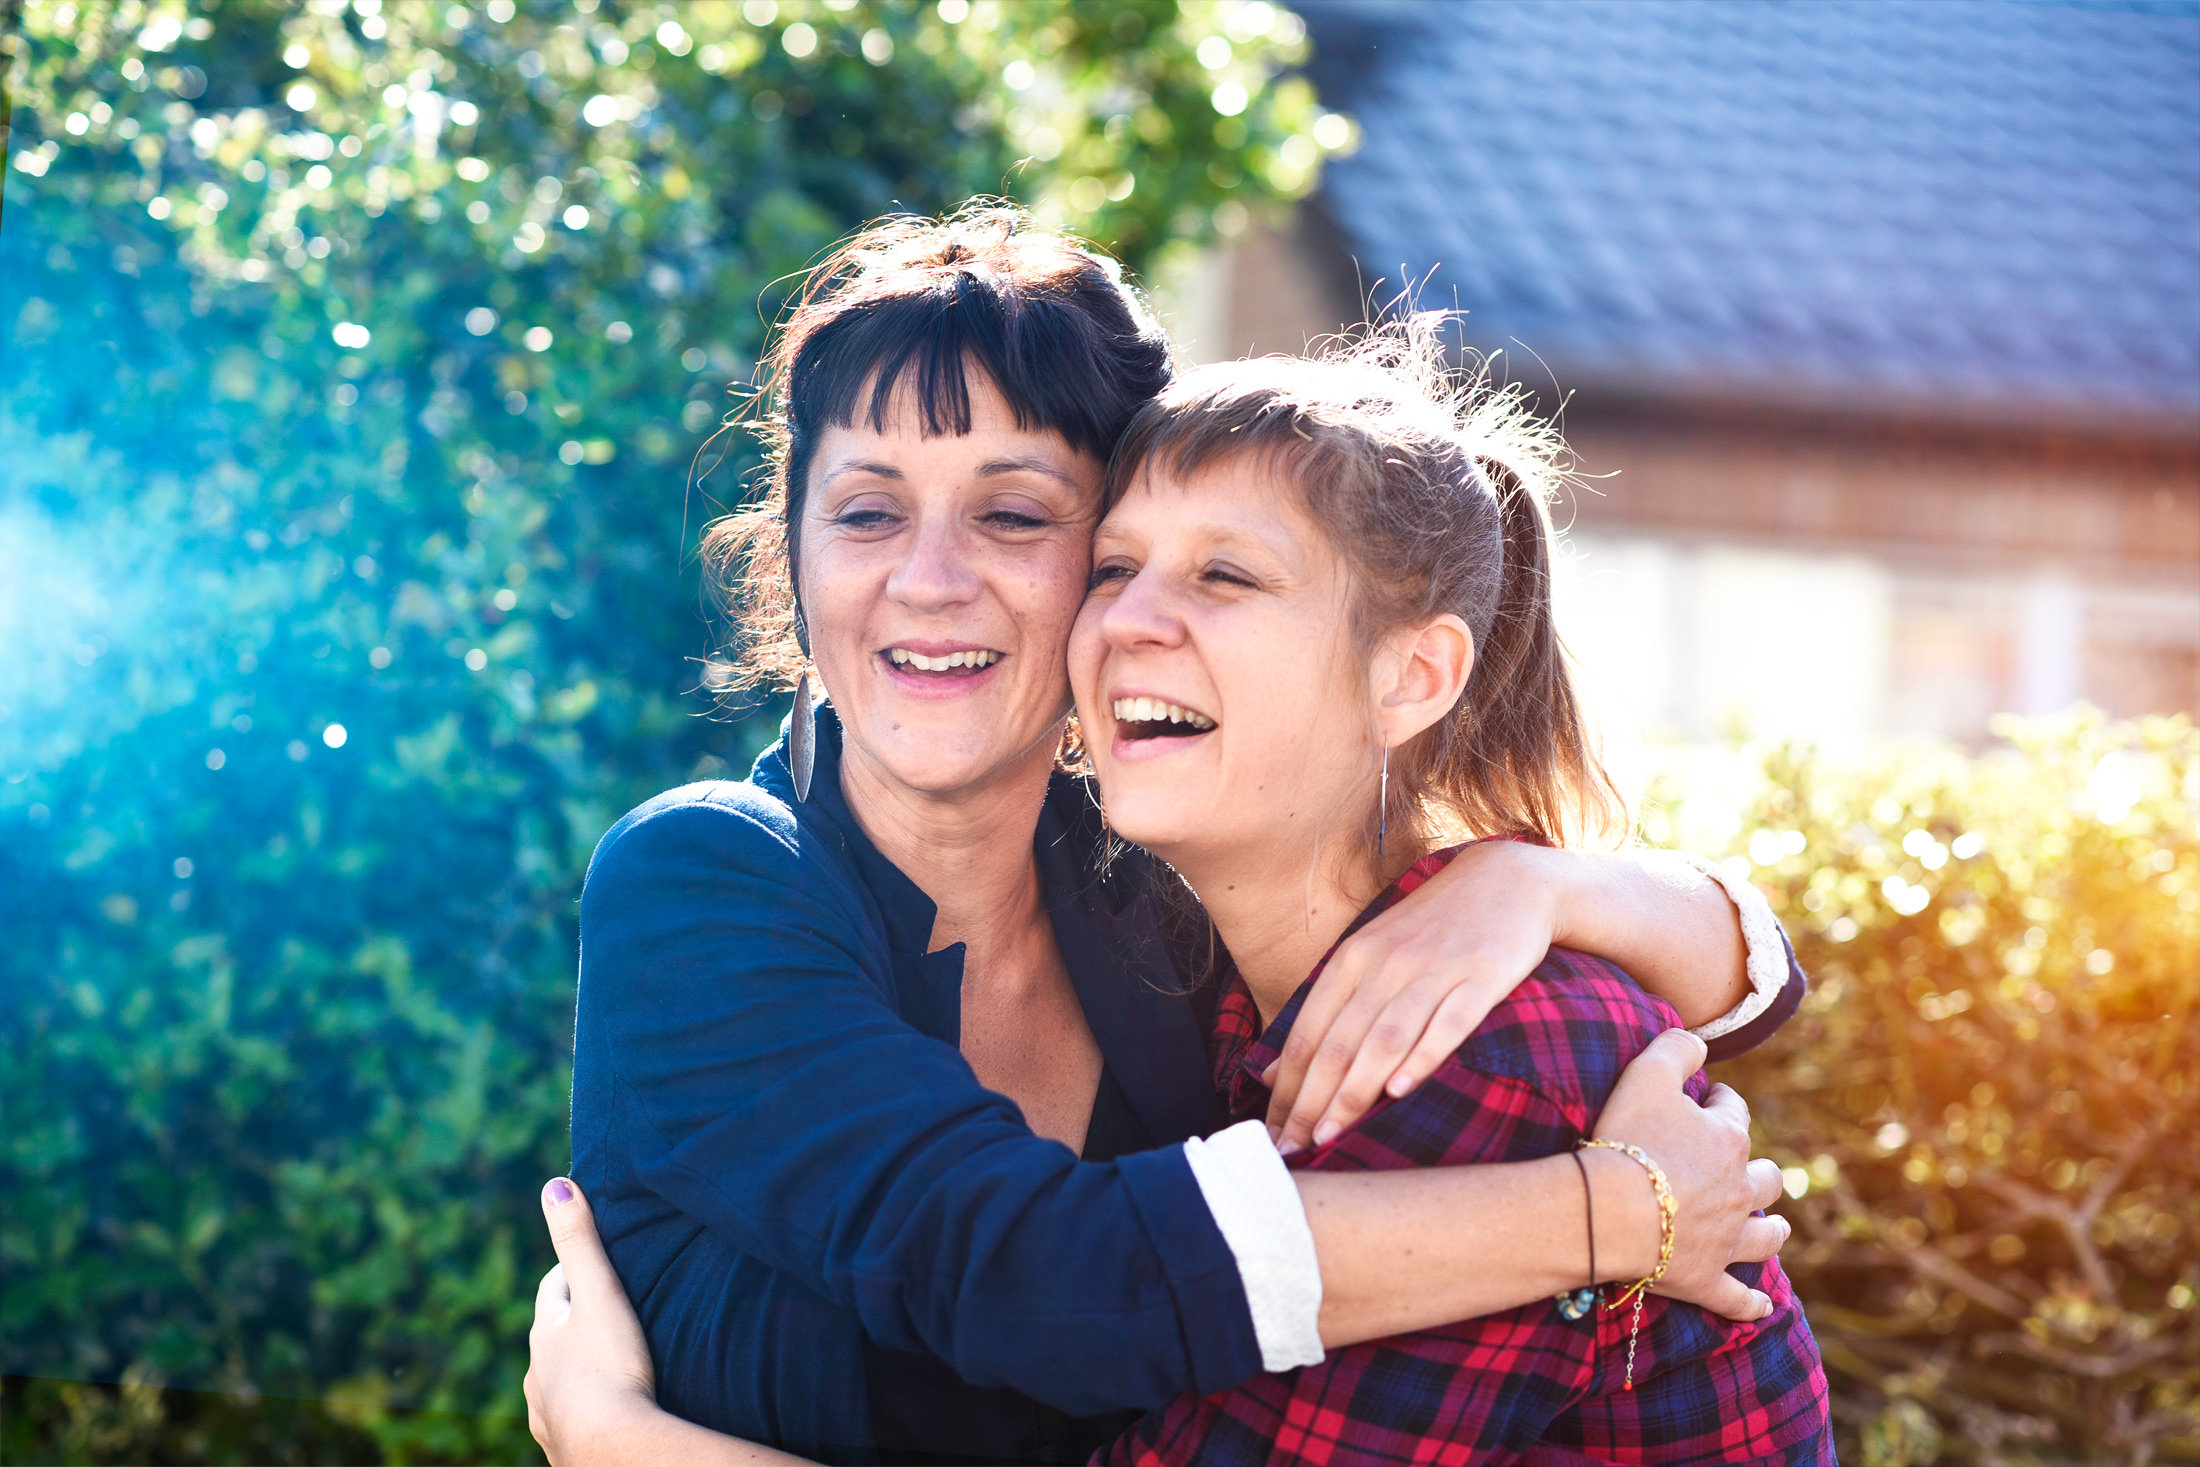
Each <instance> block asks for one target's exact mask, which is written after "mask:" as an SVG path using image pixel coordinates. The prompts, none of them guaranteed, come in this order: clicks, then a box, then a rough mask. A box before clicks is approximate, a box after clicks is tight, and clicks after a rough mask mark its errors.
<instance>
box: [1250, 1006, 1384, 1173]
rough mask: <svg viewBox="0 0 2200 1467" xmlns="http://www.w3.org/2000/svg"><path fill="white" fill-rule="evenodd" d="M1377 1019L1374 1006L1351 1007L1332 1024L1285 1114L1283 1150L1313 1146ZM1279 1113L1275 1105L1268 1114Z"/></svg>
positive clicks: (1281, 1135)
mask: <svg viewBox="0 0 2200 1467" xmlns="http://www.w3.org/2000/svg"><path fill="white" fill-rule="evenodd" d="M1374 1017H1375V1016H1374V1012H1373V1009H1372V1006H1370V1005H1362V1004H1347V1005H1345V1008H1344V1011H1343V1012H1342V1013H1340V1014H1338V1015H1337V1017H1336V1018H1335V1019H1334V1020H1333V1021H1332V1022H1331V1023H1330V1025H1329V1032H1328V1033H1327V1034H1325V1035H1323V1036H1322V1039H1321V1042H1320V1043H1319V1044H1318V1045H1316V1046H1315V1049H1314V1057H1313V1059H1312V1061H1311V1062H1310V1063H1309V1064H1308V1065H1307V1067H1306V1078H1305V1079H1304V1080H1303V1081H1302V1082H1301V1083H1300V1085H1299V1090H1298V1094H1297V1095H1296V1096H1294V1097H1293V1098H1292V1103H1291V1108H1290V1109H1289V1110H1288V1111H1285V1112H1283V1120H1282V1129H1281V1131H1279V1132H1278V1133H1277V1138H1276V1144H1277V1145H1278V1146H1279V1147H1282V1148H1284V1149H1286V1150H1294V1151H1295V1150H1297V1149H1298V1148H1299V1147H1301V1146H1306V1145H1310V1144H1312V1142H1313V1139H1314V1122H1315V1121H1316V1120H1318V1119H1319V1118H1320V1116H1321V1113H1322V1112H1323V1111H1325V1110H1327V1109H1328V1108H1329V1102H1330V1101H1331V1100H1332V1099H1334V1098H1335V1097H1336V1094H1337V1087H1338V1086H1339V1085H1340V1084H1342V1083H1343V1082H1344V1077H1345V1073H1346V1071H1348V1070H1350V1069H1351V1068H1352V1058H1353V1056H1354V1055H1355V1054H1357V1053H1359V1050H1360V1046H1361V1044H1362V1043H1363V1042H1364V1041H1365V1039H1366V1038H1367V1027H1368V1025H1369V1024H1371V1023H1373V1022H1374ZM1295 1028H1296V1026H1294V1029H1295ZM1294 1037H1295V1035H1294ZM1277 1110H1278V1108H1277V1107H1276V1106H1275V1105H1273V1104H1272V1105H1270V1106H1269V1108H1268V1113H1269V1115H1270V1116H1275V1115H1276V1114H1277Z"/></svg>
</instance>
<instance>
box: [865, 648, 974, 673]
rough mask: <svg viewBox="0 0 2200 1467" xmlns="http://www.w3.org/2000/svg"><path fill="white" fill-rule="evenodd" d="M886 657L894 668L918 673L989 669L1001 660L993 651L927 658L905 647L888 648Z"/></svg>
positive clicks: (947, 654) (948, 654)
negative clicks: (903, 668) (952, 669)
mask: <svg viewBox="0 0 2200 1467" xmlns="http://www.w3.org/2000/svg"><path fill="white" fill-rule="evenodd" d="M886 655H887V656H889V657H891V658H893V660H894V665H895V666H896V667H904V666H906V667H914V668H916V669H917V670H918V671H919V672H945V671H947V670H948V669H949V668H951V667H991V666H992V665H993V664H994V663H996V662H998V661H1000V660H1001V654H1000V653H998V652H993V651H974V652H948V653H945V654H943V655H941V656H938V657H927V656H925V655H924V654H923V653H922V652H912V651H910V650H909V649H908V648H907V647H892V648H889V649H888V650H887V654H886Z"/></svg>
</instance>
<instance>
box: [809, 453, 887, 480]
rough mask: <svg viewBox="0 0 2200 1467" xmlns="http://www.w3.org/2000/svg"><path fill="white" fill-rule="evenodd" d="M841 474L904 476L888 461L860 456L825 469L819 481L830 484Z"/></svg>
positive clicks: (882, 476) (884, 477)
mask: <svg viewBox="0 0 2200 1467" xmlns="http://www.w3.org/2000/svg"><path fill="white" fill-rule="evenodd" d="M843 474H872V475H875V476H877V477H878V478H881V479H895V480H899V479H902V478H904V477H906V476H905V475H904V474H903V473H902V471H901V470H900V469H897V468H895V467H894V466H893V465H892V464H890V463H886V462H884V461H882V460H879V459H869V458H860V459H850V460H848V461H847V462H846V463H838V464H834V465H833V466H832V467H831V468H829V469H827V470H826V471H825V477H824V479H823V480H822V481H821V482H822V483H826V484H830V483H831V482H832V481H833V480H835V479H837V478H839V477H840V476H841V475H843Z"/></svg>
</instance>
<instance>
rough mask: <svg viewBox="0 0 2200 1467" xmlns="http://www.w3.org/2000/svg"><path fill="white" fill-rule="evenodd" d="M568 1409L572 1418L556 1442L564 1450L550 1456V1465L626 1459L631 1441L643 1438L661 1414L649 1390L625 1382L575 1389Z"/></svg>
mask: <svg viewBox="0 0 2200 1467" xmlns="http://www.w3.org/2000/svg"><path fill="white" fill-rule="evenodd" d="M567 1409H568V1411H569V1413H570V1418H571V1419H570V1422H569V1426H568V1429H567V1430H566V1431H564V1432H562V1433H560V1443H559V1444H560V1445H561V1446H562V1447H563V1448H564V1449H565V1450H564V1452H563V1454H562V1455H560V1456H556V1457H554V1458H553V1467H563V1464H565V1463H592V1464H612V1463H618V1462H623V1461H626V1460H628V1458H629V1457H630V1456H631V1454H632V1451H633V1447H634V1444H635V1443H637V1442H639V1441H643V1440H646V1436H647V1433H648V1432H649V1430H650V1428H651V1426H652V1425H653V1424H654V1423H655V1422H656V1420H657V1419H658V1418H659V1417H661V1416H662V1415H663V1414H664V1412H663V1409H662V1408H661V1407H659V1406H658V1404H657V1401H656V1398H655V1397H653V1396H651V1395H650V1393H649V1392H648V1391H646V1390H643V1389H642V1388H641V1387H640V1386H637V1385H632V1384H626V1383H620V1384H610V1383H605V1384H601V1385H598V1386H596V1387H594V1388H592V1389H589V1390H586V1391H576V1392H574V1393H573V1398H572V1399H571V1400H570V1401H568V1402H567Z"/></svg>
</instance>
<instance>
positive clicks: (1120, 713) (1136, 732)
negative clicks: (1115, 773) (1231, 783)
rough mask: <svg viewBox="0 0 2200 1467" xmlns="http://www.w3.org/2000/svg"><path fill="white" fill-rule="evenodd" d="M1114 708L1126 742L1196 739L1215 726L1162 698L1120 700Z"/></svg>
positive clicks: (1206, 719) (1210, 721)
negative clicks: (1129, 740)
mask: <svg viewBox="0 0 2200 1467" xmlns="http://www.w3.org/2000/svg"><path fill="white" fill-rule="evenodd" d="M1113 706H1114V710H1115V721H1116V723H1117V725H1119V726H1120V728H1121V730H1122V735H1123V737H1124V738H1126V739H1189V738H1196V737H1198V736H1199V735H1200V734H1203V733H1206V732H1208V731H1209V730H1210V729H1212V728H1213V727H1214V726H1215V721H1214V720H1213V719H1212V718H1209V717H1208V716H1207V715H1206V714H1204V713H1199V712H1195V711H1194V710H1192V709H1190V708H1186V707H1183V706H1182V705H1180V704H1176V703H1170V702H1167V701H1165V700H1163V699H1160V698H1118V699H1116V700H1115V703H1114V705H1113Z"/></svg>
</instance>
